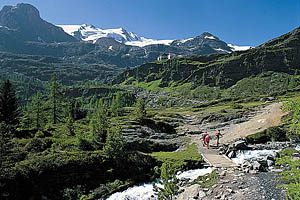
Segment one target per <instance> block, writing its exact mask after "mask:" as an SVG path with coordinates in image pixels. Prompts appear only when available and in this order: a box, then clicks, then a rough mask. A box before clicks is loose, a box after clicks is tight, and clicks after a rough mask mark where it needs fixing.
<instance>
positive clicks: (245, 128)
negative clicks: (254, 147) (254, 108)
mask: <svg viewBox="0 0 300 200" xmlns="http://www.w3.org/2000/svg"><path fill="white" fill-rule="evenodd" d="M281 106H282V103H273V104H270V105H268V106H266V107H265V108H263V109H262V110H261V111H260V112H261V113H260V114H257V115H255V116H254V117H252V118H251V119H250V120H249V121H246V122H243V123H240V124H233V125H231V126H230V128H229V129H228V130H224V131H223V133H224V137H223V138H222V139H221V142H222V143H230V142H232V141H234V140H235V139H237V138H241V137H246V136H248V135H251V134H254V133H257V132H260V131H263V130H265V129H267V128H269V127H272V126H279V125H280V124H281V118H282V116H283V115H284V113H283V112H282V110H281V109H280V107H281Z"/></svg>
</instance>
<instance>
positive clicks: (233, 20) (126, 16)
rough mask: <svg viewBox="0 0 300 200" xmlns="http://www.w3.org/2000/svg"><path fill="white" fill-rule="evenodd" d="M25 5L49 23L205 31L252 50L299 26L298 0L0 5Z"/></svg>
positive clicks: (162, 33) (146, 32)
mask: <svg viewBox="0 0 300 200" xmlns="http://www.w3.org/2000/svg"><path fill="white" fill-rule="evenodd" d="M20 2H24V3H30V4H32V5H34V6H35V7H37V8H38V9H39V10H40V13H41V16H42V18H43V19H45V20H47V21H49V22H51V23H53V24H83V23H87V24H93V25H95V26H98V27H101V28H118V27H123V28H125V29H126V30H128V31H132V32H134V33H136V34H138V35H139V36H144V37H146V38H153V39H186V38H190V37H195V36H197V35H200V34H201V33H203V32H206V31H207V32H210V33H212V34H214V35H215V36H217V37H219V38H220V39H222V40H224V41H225V42H227V43H233V44H236V45H251V46H257V45H259V44H262V43H264V42H266V41H268V40H270V39H272V38H274V37H277V36H280V35H282V34H284V33H287V32H289V31H291V30H293V29H295V28H297V27H299V26H300V0H23V1H19V0H1V1H0V7H1V8H2V7H3V6H4V5H15V4H17V3H20Z"/></svg>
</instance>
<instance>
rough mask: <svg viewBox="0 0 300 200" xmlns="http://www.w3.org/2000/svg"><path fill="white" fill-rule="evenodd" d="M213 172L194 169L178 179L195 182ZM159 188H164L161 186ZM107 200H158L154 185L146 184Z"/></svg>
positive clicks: (206, 169) (178, 176)
mask: <svg viewBox="0 0 300 200" xmlns="http://www.w3.org/2000/svg"><path fill="white" fill-rule="evenodd" d="M211 172H212V168H203V169H194V170H189V171H185V172H182V173H180V174H179V175H177V178H178V179H190V180H191V181H192V180H195V179H196V178H198V177H199V176H204V175H206V174H209V173H211ZM157 186H158V187H163V185H161V184H159V185H157ZM107 200H157V197H156V195H155V194H154V191H153V186H152V183H145V184H142V185H139V186H133V187H130V188H128V189H127V190H125V191H123V192H117V193H114V194H113V195H111V196H110V197H109V198H108V199H107Z"/></svg>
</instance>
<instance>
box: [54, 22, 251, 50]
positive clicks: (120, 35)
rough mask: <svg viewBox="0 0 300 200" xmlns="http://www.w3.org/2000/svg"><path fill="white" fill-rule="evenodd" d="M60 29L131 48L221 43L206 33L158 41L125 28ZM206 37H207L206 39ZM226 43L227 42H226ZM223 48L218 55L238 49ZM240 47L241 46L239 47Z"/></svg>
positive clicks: (89, 27) (81, 36)
mask: <svg viewBox="0 0 300 200" xmlns="http://www.w3.org/2000/svg"><path fill="white" fill-rule="evenodd" d="M57 26H58V27H61V28H62V29H63V30H64V31H65V32H66V33H68V34H69V35H71V36H74V37H76V38H77V39H78V40H83V41H86V42H92V43H96V42H97V40H98V39H100V38H103V37H110V38H113V39H115V40H116V41H118V42H120V43H123V44H125V45H130V46H139V47H144V46H147V45H153V44H162V45H170V46H184V45H179V44H180V43H181V44H185V43H190V41H193V40H199V37H201V39H202V40H205V39H209V40H212V41H213V40H217V41H221V40H220V39H219V38H218V37H216V36H214V35H212V34H211V33H208V32H204V33H202V34H201V35H199V36H196V37H194V38H189V39H184V40H156V39H149V38H145V37H140V36H138V35H137V34H135V33H133V32H128V31H127V30H125V29H124V28H116V29H101V28H97V27H95V26H94V25H88V24H83V25H57ZM204 36H206V37H204ZM222 42H223V41H222ZM224 43H225V42H224ZM222 46H223V48H220V47H218V48H216V49H218V50H217V52H218V53H228V52H231V51H235V50H236V48H233V47H232V46H229V45H227V44H226V45H222ZM237 47H239V46H237ZM248 48H250V46H241V47H240V49H239V50H247V49H248Z"/></svg>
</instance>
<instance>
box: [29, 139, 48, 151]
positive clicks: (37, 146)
mask: <svg viewBox="0 0 300 200" xmlns="http://www.w3.org/2000/svg"><path fill="white" fill-rule="evenodd" d="M52 143H53V142H52V140H50V139H40V138H33V139H31V140H30V141H29V142H28V143H27V144H26V145H25V150H26V151H28V152H31V153H38V152H43V151H45V150H46V149H48V148H50V147H51V145H52Z"/></svg>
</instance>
